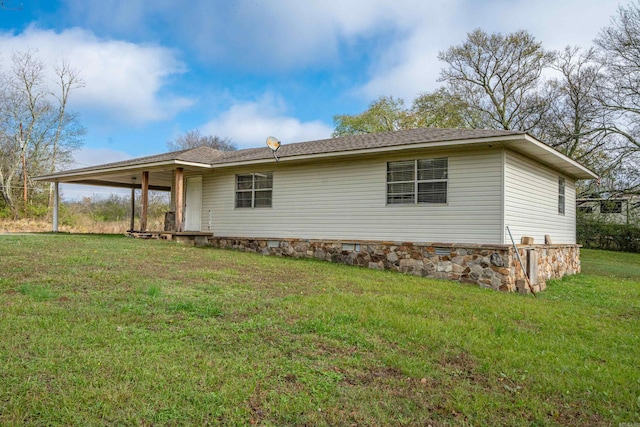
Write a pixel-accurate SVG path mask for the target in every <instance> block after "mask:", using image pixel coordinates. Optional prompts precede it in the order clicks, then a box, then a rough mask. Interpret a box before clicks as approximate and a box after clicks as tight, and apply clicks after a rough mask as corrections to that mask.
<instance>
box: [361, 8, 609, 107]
mask: <svg viewBox="0 0 640 427" xmlns="http://www.w3.org/2000/svg"><path fill="white" fill-rule="evenodd" d="M617 7H618V0H566V1H564V2H558V1H556V0H541V1H537V2H531V1H501V0H490V1H484V2H477V1H472V0H466V1H459V2H457V3H456V2H451V3H448V4H447V5H446V7H442V8H437V9H433V11H434V12H435V16H437V19H436V20H430V19H425V20H423V21H422V22H421V23H420V24H418V25H415V26H412V29H411V31H410V34H409V35H408V36H407V37H405V38H402V39H397V40H396V41H395V42H394V43H393V44H392V46H390V47H389V48H388V50H387V51H386V52H385V53H384V54H383V55H381V56H380V60H379V61H377V62H375V61H374V63H373V68H372V70H371V78H370V80H369V81H368V82H367V83H365V84H364V85H362V86H361V87H357V88H354V92H355V93H356V94H359V95H360V96H362V97H363V98H364V99H374V98H377V97H378V96H379V95H394V96H399V97H402V98H405V99H406V100H407V101H411V100H413V98H415V97H416V96H417V95H418V94H419V93H421V92H425V91H431V90H434V89H435V88H437V87H438V86H439V85H440V83H439V82H438V81H437V80H438V78H439V76H440V70H441V69H442V68H443V67H444V66H445V64H444V63H442V62H440V61H438V59H437V56H438V52H439V51H444V50H446V49H447V48H449V47H450V46H454V45H459V44H461V43H462V42H464V40H465V39H466V34H467V33H468V32H471V31H473V30H474V29H475V28H481V29H483V30H484V31H486V32H488V33H493V32H501V33H503V34H504V33H509V32H514V31H517V30H521V29H524V30H527V31H529V32H530V33H531V34H533V35H534V37H536V39H537V40H538V41H540V42H542V45H543V47H544V48H545V49H548V50H559V49H562V48H564V46H566V45H578V46H582V47H585V48H589V47H591V46H592V41H593V39H594V38H595V37H596V36H597V35H598V32H599V31H600V29H601V28H602V27H603V26H606V25H608V24H609V17H610V16H612V15H614V14H615V13H616V10H617Z"/></svg>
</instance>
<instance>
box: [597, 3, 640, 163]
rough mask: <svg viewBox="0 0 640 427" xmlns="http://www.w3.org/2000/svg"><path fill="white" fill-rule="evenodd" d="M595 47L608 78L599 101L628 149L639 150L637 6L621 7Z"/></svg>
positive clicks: (639, 21)
mask: <svg viewBox="0 0 640 427" xmlns="http://www.w3.org/2000/svg"><path fill="white" fill-rule="evenodd" d="M595 43H596V46H598V48H599V50H600V53H601V60H602V62H603V64H604V66H605V70H606V75H607V78H606V79H604V80H603V85H602V91H601V97H600V100H601V102H602V103H603V105H604V106H605V107H606V108H607V109H608V110H609V111H610V112H612V113H614V114H615V117H614V123H615V125H616V131H617V132H618V133H619V134H620V135H622V136H624V137H625V138H626V139H627V141H628V143H629V148H631V149H633V150H640V3H638V2H636V3H631V4H630V5H628V6H627V7H623V6H620V7H619V8H618V14H617V15H616V16H614V17H613V18H612V19H611V25H610V26H608V27H606V28H604V29H603V30H602V31H601V32H600V34H599V36H598V38H597V39H596V40H595Z"/></svg>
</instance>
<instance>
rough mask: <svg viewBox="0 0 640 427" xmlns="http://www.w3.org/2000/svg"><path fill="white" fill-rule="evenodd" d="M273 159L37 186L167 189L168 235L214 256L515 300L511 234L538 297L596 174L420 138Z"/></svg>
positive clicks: (567, 164) (532, 153)
mask: <svg viewBox="0 0 640 427" xmlns="http://www.w3.org/2000/svg"><path fill="white" fill-rule="evenodd" d="M277 156H278V158H279V161H276V159H275V156H274V153H272V151H271V150H270V149H269V148H267V147H264V148H256V149H247V150H239V151H231V152H220V151H216V150H212V149H209V148H205V147H201V148H197V149H193V150H186V151H180V152H174V153H167V154H162V155H158V156H150V157H145V158H140V159H133V160H129V161H124V162H118V163H112V164H107V165H100V166H94V167H90V168H83V169H76V170H71V171H64V172H58V173H55V174H51V175H48V176H43V177H39V178H38V179H40V180H44V181H53V182H56V183H59V182H65V183H85V184H91V185H105V186H116V187H129V188H142V189H143V199H144V194H145V191H144V189H145V188H147V189H149V188H151V189H158V190H166V191H171V194H172V197H171V200H172V205H173V212H174V217H175V222H174V224H172V225H173V227H170V228H173V229H174V230H178V233H180V232H187V231H190V232H194V233H191V234H192V235H194V236H195V235H198V241H199V242H204V243H207V244H212V245H214V246H224V247H236V248H243V249H251V250H258V251H261V252H263V253H276V254H281V255H291V256H316V257H318V258H323V259H332V260H334V261H341V262H347V263H353V264H358V265H367V266H370V267H375V268H392V269H396V270H399V271H403V272H409V273H413V274H419V275H424V276H433V277H440V278H449V279H455V280H461V281H469V282H475V283H480V284H482V285H485V286H490V287H493V288H495V289H503V290H513V289H515V286H516V284H519V283H518V280H519V278H520V277H521V273H518V270H519V267H518V266H517V265H516V262H517V261H516V259H515V258H514V255H515V253H514V251H513V250H512V249H511V248H510V245H511V239H510V236H509V233H508V231H507V227H508V229H509V230H510V231H511V233H512V235H513V238H514V239H515V241H516V242H520V241H521V239H522V238H523V237H530V238H533V240H534V243H535V244H534V245H529V246H527V247H526V248H525V247H524V246H520V249H521V250H522V253H523V255H524V257H525V258H526V259H528V260H529V262H528V263H527V265H530V266H529V267H526V268H528V269H530V270H532V271H531V272H530V273H531V275H532V276H536V278H537V280H539V283H540V284H541V285H544V280H545V279H546V278H549V277H559V276H562V275H563V274H565V273H573V272H577V271H578V270H579V260H578V257H579V255H578V253H579V251H578V248H577V246H576V209H575V206H576V199H575V194H576V193H575V182H576V180H578V179H585V178H595V177H596V175H595V174H594V173H593V172H591V171H589V170H588V169H586V168H585V167H583V166H582V165H580V164H578V163H577V162H575V161H573V160H571V159H569V158H568V157H566V156H564V155H562V154H561V153H559V152H557V151H555V150H553V149H551V148H550V147H548V146H546V145H545V144H543V143H541V142H540V141H537V140H536V139H534V138H532V137H531V136H529V135H527V134H525V133H522V132H512V131H499V130H453V129H415V130H406V131H398V132H391V133H384V134H369V135H356V136H347V137H342V138H334V139H327V140H320V141H311V142H303V143H295V144H285V145H283V146H282V147H281V148H280V149H279V150H278V151H277ZM145 223H146V220H145V219H143V226H142V227H141V228H142V229H145V228H146V227H145V226H144V224H145ZM54 227H55V226H54ZM157 231H161V230H157ZM199 233H202V234H199ZM172 235H176V234H175V233H173V234H172ZM178 235H179V234H178ZM202 236H204V237H202ZM549 238H550V240H551V242H552V243H553V244H552V245H546V246H545V245H540V244H542V243H544V242H545V240H546V239H549ZM438 242H439V243H438ZM525 249H526V250H525ZM552 253H553V255H551V254H552ZM390 254H391V255H390ZM493 254H495V255H493ZM532 254H533V255H532ZM547 258H549V259H548V260H547ZM536 260H537V263H536ZM519 274H520V275H519Z"/></svg>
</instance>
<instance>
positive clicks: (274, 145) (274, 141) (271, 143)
mask: <svg viewBox="0 0 640 427" xmlns="http://www.w3.org/2000/svg"><path fill="white" fill-rule="evenodd" d="M267 147H269V148H270V149H271V152H272V153H273V157H274V158H275V159H276V162H277V161H279V160H280V159H278V156H277V155H276V151H278V148H280V141H278V138H276V137H274V136H270V137H268V138H267Z"/></svg>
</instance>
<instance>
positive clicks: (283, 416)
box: [0, 234, 640, 427]
mask: <svg viewBox="0 0 640 427" xmlns="http://www.w3.org/2000/svg"><path fill="white" fill-rule="evenodd" d="M582 263H583V274H581V275H577V276H573V277H570V278H565V279H564V280H559V281H554V282H551V283H550V284H549V285H548V288H547V290H546V291H545V292H543V293H541V294H539V296H538V298H533V297H532V296H523V295H518V294H503V293H498V292H493V291H487V290H482V289H480V288H476V287H473V286H469V285H460V284H457V283H449V282H441V281H435V280H427V279H422V278H416V277H411V276H406V275H401V274H397V273H392V272H384V271H374V270H368V269H362V268H357V267H348V266H342V265H336V264H330V263H324V262H318V261H313V260H296V259H286V258H277V257H263V256H260V255H255V254H247V253H240V252H232V251H222V250H215V249H210V248H195V247H185V246H180V245H177V244H175V243H171V242H164V241H144V240H135V239H127V238H125V237H121V236H95V235H94V236H82V235H75V236H71V235H48V234H42V235H30V236H17V235H14V236H0V425H3V426H5V425H9V426H11V425H33V426H41V425H82V426H85V425H87V426H90V425H140V426H150V425H189V424H191V425H206V424H210V425H218V424H222V425H251V424H254V425H278V426H280V425H357V426H361V425H429V424H430V425H432V426H446V425H455V426H458V425H474V426H477V425H486V426H496V425H512V426H518V425H520V426H530V425H539V426H547V425H569V426H585V425H589V426H598V425H602V426H616V427H617V426H618V425H619V423H639V422H640V367H639V366H640V362H639V361H638V355H639V354H640V255H637V254H623V253H613V252H603V251H592V250H583V251H582Z"/></svg>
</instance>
